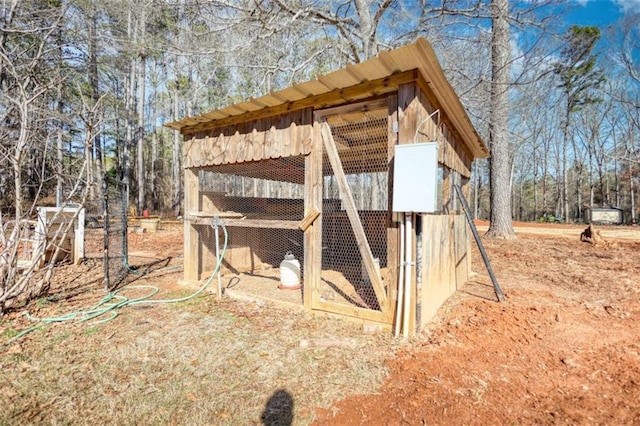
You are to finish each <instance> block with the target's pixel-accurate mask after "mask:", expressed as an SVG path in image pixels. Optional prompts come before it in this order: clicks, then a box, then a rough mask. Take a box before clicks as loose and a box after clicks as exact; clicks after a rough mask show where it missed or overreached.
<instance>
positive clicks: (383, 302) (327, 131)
mask: <svg viewBox="0 0 640 426" xmlns="http://www.w3.org/2000/svg"><path fill="white" fill-rule="evenodd" d="M320 126H321V132H322V141H323V142H324V148H325V151H326V153H327V157H328V158H329V162H330V163H331V167H332V169H333V173H334V174H335V177H336V181H337V182H338V189H339V190H340V197H341V198H342V202H343V203H344V206H345V210H346V211H347V216H348V217H349V222H350V223H351V228H352V229H353V233H354V235H355V238H356V243H357V245H358V250H359V251H360V256H361V257H362V261H363V263H364V266H365V269H366V270H367V274H369V279H370V280H371V284H372V286H373V291H374V292H375V294H376V298H377V299H378V304H379V305H380V309H381V310H382V311H383V312H386V311H387V309H386V308H387V295H386V293H385V291H384V287H383V285H382V280H381V279H380V276H379V275H378V273H377V270H376V265H375V262H374V260H373V254H372V253H371V247H370V246H369V242H368V241H367V236H366V235H365V233H364V228H363V227H362V223H361V222H360V216H359V215H358V209H357V208H356V205H355V203H354V201H353V195H352V194H351V189H349V184H348V183H347V177H346V176H345V174H344V170H343V168H342V161H340V156H339V155H338V149H337V148H336V143H335V141H334V139H333V135H331V128H330V127H329V125H328V124H327V123H322V124H321V125H320Z"/></svg>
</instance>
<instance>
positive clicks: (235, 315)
mask: <svg viewBox="0 0 640 426" xmlns="http://www.w3.org/2000/svg"><path fill="white" fill-rule="evenodd" d="M151 306H152V307H151V308H150V309H126V310H124V311H123V312H122V315H120V316H119V317H118V319H116V320H115V321H112V322H110V323H107V324H104V325H101V326H100V327H90V328H86V329H84V331H82V329H80V328H79V327H78V328H75V327H72V328H69V329H59V328H58V327H55V328H50V329H49V331H50V332H49V333H46V334H43V335H41V336H40V335H39V336H38V337H37V338H33V339H29V340H25V341H24V343H23V353H24V354H25V356H26V355H28V356H29V358H30V359H29V360H28V365H27V364H24V363H22V364H21V363H20V362H15V363H11V364H10V365H8V366H6V365H5V368H4V369H1V370H0V394H1V393H2V392H7V393H9V394H12V393H13V394H19V395H23V397H21V398H18V399H16V400H15V402H14V405H15V407H14V408H15V409H14V410H13V412H14V413H16V412H23V411H24V410H27V411H29V410H31V408H30V407H46V408H47V409H46V410H40V411H38V415H39V416H41V417H39V418H38V422H41V423H65V424H86V423H109V424H114V423H115V424H132V423H134V424H135V423H142V424H167V423H176V424H260V418H261V416H262V415H263V413H265V412H266V411H265V410H267V405H268V403H269V400H270V399H271V398H272V397H273V395H276V394H282V393H283V392H285V393H287V394H288V395H289V396H290V397H291V401H292V404H293V405H292V407H293V410H294V412H293V416H294V424H296V425H306V424H309V423H311V422H312V421H313V419H314V413H315V411H314V408H315V407H328V406H329V405H330V404H331V403H332V402H333V401H335V400H337V399H340V398H342V397H344V396H346V395H348V394H353V393H368V392H372V391H375V390H376V389H377V387H378V386H379V385H380V384H381V382H382V380H383V378H384V377H385V375H386V367H385V366H384V360H385V359H386V358H388V357H389V356H392V355H393V352H394V344H393V342H392V341H391V340H390V339H391V337H390V336H388V337H385V336H386V335H385V336H382V335H363V334H362V329H361V326H359V325H357V324H353V323H349V322H346V321H340V320H334V319H330V318H316V317H312V316H309V315H305V314H302V313H296V312H288V311H284V310H280V309H278V308H275V307H273V306H267V305H261V306H258V305H255V304H251V303H239V302H231V301H222V302H217V301H211V299H210V298H198V299H194V301H193V302H192V303H178V304H158V305H151ZM69 330H70V331H69ZM99 332H100V333H101V336H102V335H105V336H107V337H106V338H104V339H103V338H102V337H100V338H94V337H93V335H95V334H97V333H99ZM311 337H318V338H326V337H329V338H330V337H336V338H338V337H340V338H342V337H349V338H353V339H354V340H355V341H357V346H356V347H351V348H348V347H331V348H325V349H322V348H316V349H308V348H303V347H300V340H301V339H307V338H311ZM54 365H55V366H56V368H50V366H54ZM18 373H19V376H20V381H19V382H18V381H15V380H12V379H10V378H11V377H15V375H16V374H18ZM2 383H4V385H3V384H2ZM3 387H4V389H3ZM281 391H282V392H281ZM212 395H213V396H212ZM52 401H55V404H52V403H51V402H52ZM159 407H160V408H159ZM8 416H10V414H9V413H5V412H3V411H2V410H0V424H6V423H11V422H12V419H11V418H10V417H8Z"/></svg>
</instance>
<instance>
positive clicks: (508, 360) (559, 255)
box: [318, 224, 640, 425]
mask: <svg viewBox="0 0 640 426" xmlns="http://www.w3.org/2000/svg"><path fill="white" fill-rule="evenodd" d="M482 225H485V224H481V228H482ZM583 228H584V227H580V226H565V225H552V226H540V225H531V224H517V227H516V233H517V234H518V239H517V240H514V241H496V240H485V241H484V243H485V246H486V248H487V252H488V254H489V257H490V259H491V262H492V266H493V269H494V271H495V272H496V275H497V277H498V280H499V283H500V285H501V287H502V289H503V290H504V292H505V294H506V296H507V302H506V303H504V304H499V303H495V302H491V301H488V300H487V299H488V298H491V287H490V281H489V280H488V279H487V278H486V276H485V274H484V269H483V267H482V264H481V263H479V260H480V259H479V256H475V258H474V270H475V271H477V272H479V273H480V275H479V276H478V277H476V279H474V280H473V281H472V282H470V283H467V285H466V286H465V287H464V288H463V289H462V291H460V292H459V293H458V294H457V295H455V296H454V297H453V298H452V299H451V300H450V301H449V302H448V303H447V304H446V306H444V307H443V309H442V310H441V312H440V313H439V316H438V319H437V320H436V321H434V323H433V324H432V326H431V327H430V329H429V330H428V331H426V332H425V333H424V335H423V336H419V337H418V338H417V339H416V340H415V341H414V342H413V344H411V345H409V346H407V347H405V348H403V350H402V351H401V353H400V354H399V355H398V356H397V357H395V358H393V359H390V360H388V365H389V368H390V375H389V377H388V378H387V379H386V380H385V382H384V384H383V385H382V386H381V387H380V389H378V390H377V391H376V393H375V394H371V395H360V396H353V397H349V398H347V399H345V400H342V401H339V402H337V403H336V404H335V405H334V406H333V407H332V408H330V409H328V410H321V416H320V419H319V420H318V424H386V425H398V424H407V425H416V424H640V339H639V337H640V332H639V331H638V330H639V329H638V321H639V320H640V298H639V293H640V278H639V276H640V238H639V230H638V228H630V227H629V228H625V227H610V228H602V235H603V236H604V237H605V239H606V240H607V241H608V242H611V244H608V245H601V246H592V245H591V244H588V243H580V241H579V235H580V232H581V231H582V229H583Z"/></svg>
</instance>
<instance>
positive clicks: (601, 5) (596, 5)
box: [566, 0, 640, 27]
mask: <svg viewBox="0 0 640 426" xmlns="http://www.w3.org/2000/svg"><path fill="white" fill-rule="evenodd" d="M570 1H571V2H572V3H573V4H572V5H571V7H570V8H569V9H568V10H567V15H566V20H567V21H568V22H569V23H571V24H577V25H594V26H598V27H605V26H607V25H610V24H612V23H614V22H615V21H617V20H618V19H619V18H621V17H622V16H623V15H624V14H626V13H634V12H640V0H570Z"/></svg>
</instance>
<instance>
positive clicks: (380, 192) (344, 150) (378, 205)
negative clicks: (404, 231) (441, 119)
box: [318, 108, 389, 310]
mask: <svg viewBox="0 0 640 426" xmlns="http://www.w3.org/2000/svg"><path fill="white" fill-rule="evenodd" d="M325 119H326V122H327V123H328V124H329V126H330V128H331V134H332V136H333V142H334V143H335V146H336V150H337V153H338V156H339V160H340V164H341V169H342V170H343V172H344V175H345V178H346V183H347V186H348V190H347V191H345V190H344V188H343V189H341V188H340V185H339V179H340V176H337V174H338V173H339V170H334V169H333V167H332V165H331V161H330V159H329V158H328V156H327V151H326V149H325V154H324V158H323V174H324V175H325V176H324V179H323V222H322V227H323V230H322V274H321V277H322V280H321V283H320V288H319V289H318V290H319V293H320V295H321V299H322V300H323V301H327V302H332V303H337V304H343V305H349V306H354V307H359V308H365V309H372V310H380V301H379V300H378V299H377V297H376V293H375V291H374V287H373V284H372V279H371V276H370V274H369V272H368V271H367V269H366V268H365V266H364V263H363V256H362V252H361V248H359V245H358V238H357V236H356V235H355V233H354V232H355V231H354V226H353V223H352V220H350V218H349V216H348V214H347V211H348V210H349V208H348V207H349V206H347V203H352V207H353V208H355V210H357V215H358V218H357V219H358V220H359V221H360V223H361V225H362V227H361V229H362V230H363V231H364V237H365V238H366V241H367V242H368V245H369V247H370V250H371V254H372V255H373V258H374V265H375V273H376V274H378V276H379V277H380V278H381V279H383V278H384V277H385V275H386V268H387V229H386V228H387V227H386V223H387V218H388V214H389V213H388V198H389V197H388V192H389V185H388V147H387V145H388V143H387V142H388V135H387V128H388V124H387V123H388V119H387V109H386V108H380V109H379V110H374V111H371V110H369V111H364V112H355V113H349V114H340V115H331V116H326V117H325Z"/></svg>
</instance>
